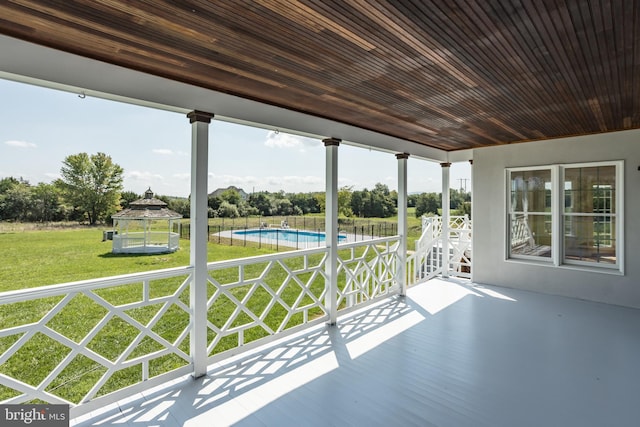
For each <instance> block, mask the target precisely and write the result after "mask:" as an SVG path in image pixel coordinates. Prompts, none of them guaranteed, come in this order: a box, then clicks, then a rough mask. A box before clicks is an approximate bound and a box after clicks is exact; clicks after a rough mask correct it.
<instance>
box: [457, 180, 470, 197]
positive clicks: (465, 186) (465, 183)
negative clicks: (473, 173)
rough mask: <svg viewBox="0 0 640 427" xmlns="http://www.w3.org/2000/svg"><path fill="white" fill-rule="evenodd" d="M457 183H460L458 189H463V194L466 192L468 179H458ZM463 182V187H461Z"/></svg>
mask: <svg viewBox="0 0 640 427" xmlns="http://www.w3.org/2000/svg"><path fill="white" fill-rule="evenodd" d="M458 181H460V189H461V190H462V189H463V188H464V192H465V193H466V192H467V181H469V178H458ZM463 182H464V187H463V186H462V185H463V184H462V183H463Z"/></svg>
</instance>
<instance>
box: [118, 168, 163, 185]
mask: <svg viewBox="0 0 640 427" xmlns="http://www.w3.org/2000/svg"><path fill="white" fill-rule="evenodd" d="M125 178H129V179H132V180H135V181H146V182H153V181H164V178H163V177H162V175H160V174H157V173H152V172H148V171H136V170H133V171H130V172H127V173H125Z"/></svg>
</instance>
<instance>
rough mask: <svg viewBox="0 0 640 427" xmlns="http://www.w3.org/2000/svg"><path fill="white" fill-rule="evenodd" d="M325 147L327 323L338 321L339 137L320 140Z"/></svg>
mask: <svg viewBox="0 0 640 427" xmlns="http://www.w3.org/2000/svg"><path fill="white" fill-rule="evenodd" d="M322 142H324V146H325V147H326V149H325V152H326V180H325V185H326V204H325V242H326V245H327V249H328V250H329V255H328V257H327V262H326V264H325V272H326V274H327V280H326V288H327V294H326V296H325V305H326V307H327V311H328V312H329V321H328V324H329V325H335V324H336V322H337V321H338V147H339V146H340V142H341V140H340V139H336V138H327V139H324V140H322Z"/></svg>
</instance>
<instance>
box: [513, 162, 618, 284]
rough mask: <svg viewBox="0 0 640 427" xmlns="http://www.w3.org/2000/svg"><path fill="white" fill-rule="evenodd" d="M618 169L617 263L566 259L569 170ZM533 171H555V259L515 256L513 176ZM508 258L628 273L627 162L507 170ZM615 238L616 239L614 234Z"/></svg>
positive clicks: (552, 188) (553, 240) (552, 252)
mask: <svg viewBox="0 0 640 427" xmlns="http://www.w3.org/2000/svg"><path fill="white" fill-rule="evenodd" d="M604 166H614V167H615V170H616V172H615V173H616V178H615V179H616V182H615V213H614V214H611V217H612V218H614V219H615V223H616V227H615V242H616V263H615V264H605V263H597V262H589V261H579V260H565V247H564V233H565V224H564V217H565V211H564V209H565V188H564V187H565V184H564V176H565V169H567V168H588V167H604ZM533 170H551V258H549V257H541V256H530V255H521V254H511V221H510V218H511V215H512V211H511V209H512V206H511V203H512V201H511V173H512V172H522V171H533ZM505 172H506V173H505V189H506V193H505V196H506V204H505V214H506V215H505V222H506V228H505V231H506V233H505V259H506V260H517V261H523V262H531V263H535V264H543V265H548V266H554V267H560V268H578V269H581V270H591V271H602V272H615V273H620V274H624V258H625V257H624V194H625V193H624V161H623V160H614V161H602V162H587V163H563V164H553V165H538V166H527V167H514V168H506V170H505ZM612 237H614V236H613V235H612Z"/></svg>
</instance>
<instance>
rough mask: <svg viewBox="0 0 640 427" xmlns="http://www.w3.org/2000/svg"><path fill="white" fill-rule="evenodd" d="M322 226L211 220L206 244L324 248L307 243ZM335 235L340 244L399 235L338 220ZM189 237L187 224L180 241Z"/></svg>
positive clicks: (374, 224)
mask: <svg viewBox="0 0 640 427" xmlns="http://www.w3.org/2000/svg"><path fill="white" fill-rule="evenodd" d="M324 225H325V223H324V218H322V217H294V216H291V217H248V218H233V219H230V218H224V219H223V218H211V219H209V225H208V230H207V235H208V239H209V242H211V243H216V244H222V245H229V246H254V247H259V248H262V247H268V248H272V249H275V250H293V249H304V248H312V247H322V246H324V239H322V240H320V239H318V240H317V241H316V242H308V241H307V237H308V233H309V232H313V233H318V234H323V233H324V231H325V227H324ZM258 230H263V231H264V232H265V233H261V232H258ZM277 230H280V231H282V232H283V234H280V233H278V232H277ZM274 231H275V233H274ZM266 232H269V233H268V234H269V237H265V235H266V234H267V233H266ZM338 232H339V238H340V241H341V242H356V241H363V240H370V239H372V238H377V237H386V236H394V235H396V234H397V232H398V224H396V223H395V222H388V221H380V220H368V219H351V218H346V219H345V218H340V219H339V220H338ZM284 233H286V235H285V234H284ZM190 235H191V226H190V224H189V223H183V224H182V226H181V228H180V237H181V238H183V239H189V238H190Z"/></svg>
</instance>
